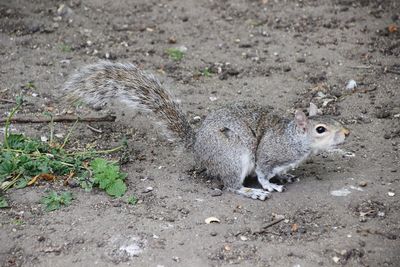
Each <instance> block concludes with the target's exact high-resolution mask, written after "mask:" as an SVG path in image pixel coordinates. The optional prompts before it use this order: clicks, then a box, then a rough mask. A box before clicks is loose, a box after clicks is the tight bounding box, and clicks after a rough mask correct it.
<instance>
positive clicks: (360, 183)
mask: <svg viewBox="0 0 400 267" xmlns="http://www.w3.org/2000/svg"><path fill="white" fill-rule="evenodd" d="M367 184H368V183H367V182H366V181H361V182H359V183H358V185H359V186H361V187H366V186H367Z"/></svg>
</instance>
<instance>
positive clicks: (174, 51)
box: [167, 48, 185, 61]
mask: <svg viewBox="0 0 400 267" xmlns="http://www.w3.org/2000/svg"><path fill="white" fill-rule="evenodd" d="M167 54H168V56H169V57H170V58H171V59H172V60H175V61H179V60H181V59H182V58H183V56H184V55H185V53H184V52H182V51H181V50H180V49H178V48H169V49H167Z"/></svg>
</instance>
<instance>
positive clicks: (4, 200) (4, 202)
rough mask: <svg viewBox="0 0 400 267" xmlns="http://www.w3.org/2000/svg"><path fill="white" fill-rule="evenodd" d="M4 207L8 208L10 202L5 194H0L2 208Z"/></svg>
mask: <svg viewBox="0 0 400 267" xmlns="http://www.w3.org/2000/svg"><path fill="white" fill-rule="evenodd" d="M3 208H8V203H7V200H6V199H5V198H4V197H3V196H0V209H3Z"/></svg>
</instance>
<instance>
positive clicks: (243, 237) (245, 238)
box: [240, 235, 249, 241]
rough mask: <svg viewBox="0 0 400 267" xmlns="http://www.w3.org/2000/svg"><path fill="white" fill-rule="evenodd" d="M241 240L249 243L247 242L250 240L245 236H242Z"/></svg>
mask: <svg viewBox="0 0 400 267" xmlns="http://www.w3.org/2000/svg"><path fill="white" fill-rule="evenodd" d="M240 240H242V241H247V240H249V239H248V238H247V237H245V236H244V235H241V236H240Z"/></svg>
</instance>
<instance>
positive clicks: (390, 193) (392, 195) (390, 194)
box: [388, 192, 396, 197]
mask: <svg viewBox="0 0 400 267" xmlns="http://www.w3.org/2000/svg"><path fill="white" fill-rule="evenodd" d="M394 195H396V194H395V193H394V192H388V196H389V197H394Z"/></svg>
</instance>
